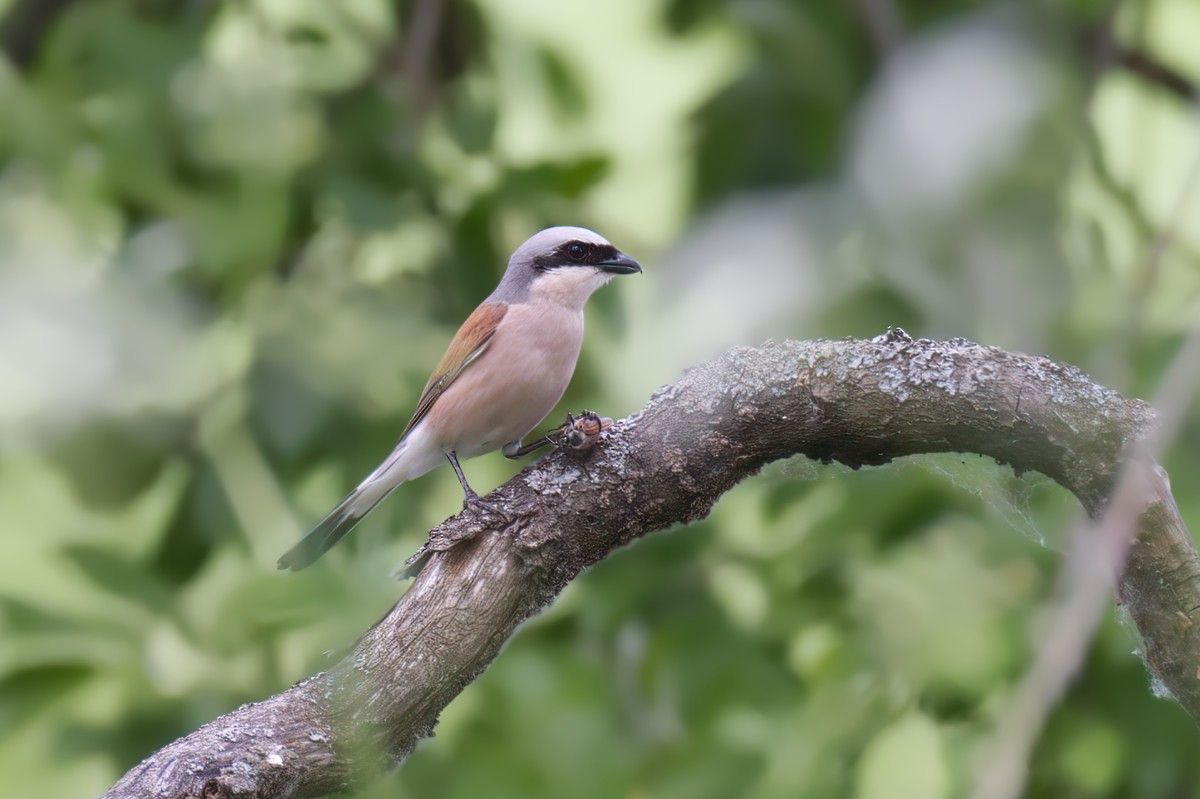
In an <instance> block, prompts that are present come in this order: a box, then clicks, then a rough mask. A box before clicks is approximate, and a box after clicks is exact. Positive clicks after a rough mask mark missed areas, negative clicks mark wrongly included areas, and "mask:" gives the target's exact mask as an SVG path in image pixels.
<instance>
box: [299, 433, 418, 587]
mask: <svg viewBox="0 0 1200 799" xmlns="http://www.w3.org/2000/svg"><path fill="white" fill-rule="evenodd" d="M403 452H404V444H403V442H401V444H400V446H398V447H397V448H396V450H395V451H394V452H392V454H391V456H390V457H389V458H388V459H387V460H386V461H384V462H383V464H382V465H381V466H380V467H379V468H378V469H376V470H375V471H373V472H371V474H370V475H368V476H367V478H366V479H365V480H363V481H362V482H361V483H359V484H358V486H357V487H356V488H355V489H354V490H353V491H351V492H350V494H349V496H347V497H346V498H345V499H343V500H342V501H341V502H339V503H338V506H337V507H336V508H334V509H333V510H332V511H330V512H329V515H328V516H326V517H325V518H324V519H322V520H321V522H320V524H318V525H317V526H316V527H314V528H313V529H312V530H311V531H310V532H309V534H308V535H306V536H304V538H301V539H300V543H298V544H296V546H294V547H292V548H291V549H289V550H288V551H287V552H285V553H283V556H282V557H281V558H280V559H279V561H278V563H277V564H276V565H277V566H278V567H279V568H280V569H291V570H292V571H300V570H301V569H303V568H305V567H307V566H311V565H312V564H313V563H315V562H316V561H317V559H318V558H320V557H321V556H322V555H324V554H325V553H326V552H328V551H329V548H330V547H332V546H333V545H334V544H336V543H337V542H338V541H341V540H342V539H343V538H345V537H346V534H347V533H349V532H350V531H351V530H353V529H354V527H355V525H357V524H358V523H359V522H360V521H362V518H363V517H364V516H366V515H367V514H368V513H370V512H371V509H372V508H374V507H375V506H376V505H378V504H379V503H380V502H382V501H383V499H384V497H386V496H387V495H388V494H390V493H392V491H393V490H394V489H395V488H396V486H398V485H400V483H402V482H404V480H405V477H403V476H401V475H399V474H396V472H397V471H399V470H398V469H397V468H396V467H397V466H398V465H399V462H400V455H402V454H403Z"/></svg>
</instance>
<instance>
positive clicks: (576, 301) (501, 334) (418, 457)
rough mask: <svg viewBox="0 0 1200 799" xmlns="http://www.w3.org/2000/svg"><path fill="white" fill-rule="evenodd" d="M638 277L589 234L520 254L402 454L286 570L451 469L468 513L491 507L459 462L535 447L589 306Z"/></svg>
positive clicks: (547, 241)
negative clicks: (397, 495)
mask: <svg viewBox="0 0 1200 799" xmlns="http://www.w3.org/2000/svg"><path fill="white" fill-rule="evenodd" d="M641 271H642V267H641V266H639V265H638V262H637V261H635V260H633V259H632V258H630V257H629V256H628V255H625V254H624V253H622V252H620V251H619V250H617V248H615V247H613V246H612V245H611V244H609V243H608V241H606V240H605V239H604V238H603V237H602V236H599V235H597V234H596V233H593V232H592V231H590V230H586V229H584V228H578V227H553V228H549V229H547V230H543V231H542V232H540V233H538V234H536V235H534V236H533V237H532V238H530V239H529V240H528V241H526V242H525V243H524V244H522V245H521V246H520V247H518V248H517V251H516V252H514V253H513V255H512V258H510V259H509V261H508V269H507V270H505V272H504V277H503V278H501V280H500V285H498V286H497V287H496V290H495V291H493V292H492V293H491V296H489V297H488V298H487V299H486V300H484V301H483V303H482V304H481V305H480V306H479V307H478V308H476V309H475V311H474V312H473V313H472V314H471V315H470V316H468V317H467V321H465V322H463V324H462V327H460V328H459V329H458V333H457V334H455V336H454V340H453V341H451V342H450V347H449V349H447V350H446V354H445V355H443V356H442V360H441V362H440V363H439V364H438V365H437V368H436V369H434V371H433V376H432V377H430V378H429V382H428V383H427V384H426V385H425V390H424V391H423V392H422V393H421V398H420V399H419V400H418V401H417V410H416V411H415V412H414V413H413V416H412V419H410V420H409V422H408V426H407V427H405V428H404V432H403V434H401V436H400V441H399V442H398V443H397V444H396V447H395V449H393V450H392V453H391V454H390V455H388V456H387V458H386V459H385V460H384V462H383V463H381V464H380V465H379V467H378V468H377V469H375V471H373V472H371V473H370V474H369V475H367V477H366V479H364V480H363V481H362V482H361V483H359V484H358V486H357V487H356V488H355V489H354V490H353V491H351V492H350V495H349V496H347V497H346V498H345V499H344V500H342V501H341V503H340V504H339V505H338V506H337V507H336V508H334V509H333V510H332V511H331V512H330V513H329V515H328V516H326V517H325V518H324V519H322V520H321V523H320V524H318V525H317V526H316V527H315V528H314V529H313V530H312V532H310V533H309V534H308V535H306V536H305V537H304V538H303V539H301V541H300V543H298V544H297V545H296V546H295V547H293V548H292V549H290V550H288V552H287V553H285V554H284V556H283V557H281V558H280V559H279V568H281V569H293V570H299V569H303V568H304V567H305V566H308V565H309V564H311V563H313V562H314V561H315V560H316V559H317V558H319V557H321V555H322V554H324V553H325V551H326V550H328V549H329V548H330V547H332V546H333V545H334V544H336V543H337V542H338V541H340V540H341V539H342V537H343V536H345V535H346V533H348V532H350V531H351V530H352V529H353V528H354V525H356V524H358V522H359V521H360V520H361V519H362V518H363V517H364V516H366V515H367V514H368V513H369V512H370V511H371V509H372V508H374V507H375V506H376V505H377V504H379V502H380V501H381V500H382V499H383V498H384V497H386V496H387V495H388V494H390V493H391V492H392V491H393V490H394V489H395V488H396V486H398V485H400V484H401V483H403V482H404V481H405V480H412V479H414V478H416V477H420V476H421V475H423V474H425V473H426V472H428V471H429V470H430V469H433V468H434V467H435V466H438V465H439V464H441V463H443V462H444V461H445V460H448V461H449V462H450V465H451V466H452V467H454V473H455V474H456V475H457V476H458V482H459V483H461V484H462V488H463V492H464V493H465V494H466V500H465V502H464V505H472V504H483V505H485V507H486V503H484V502H483V500H481V499H480V498H479V496H478V495H477V494H476V493H475V492H474V491H472V490H471V487H470V486H469V485H467V479H466V477H465V476H463V472H462V467H460V466H459V464H458V460H459V458H472V457H474V456H476V455H482V454H483V453H485V452H491V451H492V450H496V449H499V450H502V451H503V452H504V454H505V455H506V456H507V457H510V458H516V457H520V456H521V455H524V454H526V453H527V452H529V451H531V450H532V449H536V448H537V445H536V444H534V445H530V446H529V447H523V446H522V444H521V439H522V438H523V437H524V436H525V435H527V434H528V433H529V432H530V431H531V430H533V428H534V427H536V426H537V424H538V423H539V422H541V421H542V419H544V418H546V414H548V413H550V411H551V410H552V409H553V408H554V406H555V405H557V404H558V401H559V399H560V398H561V397H562V395H563V392H564V391H565V390H566V388H567V383H568V382H569V381H570V379H571V374H572V373H573V372H574V371H575V361H576V359H578V357H579V348H580V345H581V344H582V342H583V304H584V303H585V302H586V301H587V298H588V297H590V296H591V294H592V292H593V291H595V290H596V289H598V288H600V287H601V286H603V285H604V284H605V283H607V282H608V281H609V280H611V279H612V278H613V276H614V275H628V274H632V273H634V272H641Z"/></svg>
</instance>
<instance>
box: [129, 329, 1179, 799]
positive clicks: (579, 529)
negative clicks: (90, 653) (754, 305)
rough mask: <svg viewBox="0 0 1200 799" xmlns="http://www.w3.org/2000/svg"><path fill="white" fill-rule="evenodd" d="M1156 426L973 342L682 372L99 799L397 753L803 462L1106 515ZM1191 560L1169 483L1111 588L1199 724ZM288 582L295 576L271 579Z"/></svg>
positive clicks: (905, 342)
mask: <svg viewBox="0 0 1200 799" xmlns="http://www.w3.org/2000/svg"><path fill="white" fill-rule="evenodd" d="M1154 425H1155V414H1154V412H1153V411H1152V410H1151V408H1150V407H1149V406H1148V405H1146V404H1145V403H1143V402H1140V401H1138V400H1127V399H1124V398H1122V397H1121V396H1119V395H1118V394H1116V393H1115V392H1113V391H1111V390H1108V389H1106V388H1103V387H1101V386H1099V385H1096V384H1095V383H1093V382H1092V381H1091V380H1089V379H1088V378H1087V377H1086V376H1085V375H1084V374H1083V373H1082V372H1080V371H1079V370H1077V369H1075V368H1073V367H1070V366H1064V365H1062V364H1058V363H1055V362H1053V361H1050V360H1047V359H1045V358H1038V357H1031V356H1028V355H1021V354H1015V353H1010V352H1005V351H1002V350H998V349H995V348H991V347H981V346H979V345H977V344H973V343H971V342H969V341H965V340H962V339H954V340H950V341H938V342H934V341H925V340H921V341H914V340H912V339H910V338H908V337H907V336H906V335H904V334H903V333H902V332H899V331H896V332H890V333H889V334H888V335H885V336H880V337H879V338H876V339H874V340H871V341H861V340H842V341H815V342H795V341H785V342H779V343H768V344H766V345H764V346H763V347H760V348H754V349H751V348H740V349H735V350H731V351H730V352H728V353H726V354H725V355H724V356H722V357H720V358H718V359H717V360H714V361H711V362H709V363H707V364H704V365H702V366H699V367H696V368H694V369H691V370H689V371H688V372H686V373H685V374H684V375H683V376H682V377H681V378H680V379H679V380H678V382H676V383H674V384H673V385H670V386H667V387H666V388H664V389H662V390H661V391H659V392H658V393H657V394H656V395H655V396H654V397H652V398H651V399H650V401H649V402H648V403H647V404H646V406H645V407H644V408H643V409H642V410H641V411H639V412H638V413H636V414H634V415H633V416H631V417H629V418H627V419H624V420H621V421H619V422H617V423H616V424H615V425H614V426H613V428H612V430H611V431H610V432H609V434H608V435H607V436H606V437H605V438H603V439H602V441H601V442H600V443H599V444H598V445H597V446H596V447H595V448H594V449H592V450H589V451H587V452H585V453H570V452H556V453H554V454H552V455H550V456H549V457H547V458H544V459H543V460H541V461H539V462H537V463H536V464H534V465H532V466H530V467H529V468H527V469H525V470H524V471H522V472H521V473H520V474H519V475H517V476H516V477H514V478H513V479H512V480H510V481H509V482H508V483H507V484H505V485H504V486H502V487H501V488H499V489H497V491H496V492H495V493H494V494H493V495H492V496H491V497H490V498H491V499H492V500H493V501H500V502H502V503H503V504H504V506H505V507H506V508H508V509H509V511H510V513H511V514H512V517H513V521H512V522H511V523H508V524H498V525H495V526H494V527H493V525H492V524H491V522H495V521H496V520H495V519H494V518H493V519H488V518H487V517H486V516H480V515H477V514H476V513H473V512H464V513H463V514H460V515H459V516H455V517H453V518H450V519H448V520H447V521H445V522H443V523H442V524H441V525H439V526H438V527H436V528H435V529H434V530H433V531H431V537H430V541H429V543H428V544H427V545H426V549H425V551H424V553H425V560H426V561H427V562H425V563H424V567H423V568H422V569H421V571H420V573H419V575H418V576H417V578H416V581H415V582H414V583H413V585H412V586H411V587H410V589H409V590H408V592H407V593H405V594H404V596H403V597H402V598H401V599H400V601H399V602H398V603H397V604H396V606H395V607H394V608H393V609H392V611H391V612H390V613H389V614H388V615H387V616H386V617H385V618H384V619H382V620H381V621H380V622H379V623H378V624H377V625H376V626H375V627H373V628H372V629H370V630H369V631H367V632H366V634H365V635H364V636H363V638H362V639H361V640H360V641H359V643H358V645H357V646H356V647H355V649H354V650H353V652H351V653H350V654H349V655H348V656H347V657H346V658H345V659H344V660H343V661H341V662H340V663H338V664H337V665H336V666H335V667H334V668H332V669H331V670H330V671H328V672H325V673H321V674H318V675H316V676H314V677H312V678H310V679H308V680H305V681H303V682H301V683H299V684H297V685H295V686H293V687H292V688H290V689H288V690H287V691H285V692H283V693H281V694H279V695H277V696H274V697H271V698H270V699H267V700H265V701H263V702H259V703H255V704H250V705H245V706H243V707H241V708H238V709H237V710H235V711H233V712H231V713H229V714H228V715H225V716H223V717H221V718H219V719H217V720H215V721H213V722H211V723H209V724H207V725H205V726H204V727H202V728H200V729H199V730H197V731H196V732H194V733H192V734H191V735H188V736H186V737H184V738H181V739H180V740H178V741H176V742H174V743H172V744H170V745H168V746H166V747H165V748H163V749H162V750H160V751H159V752H157V753H155V754H153V755H152V756H150V757H149V758H148V759H146V760H145V761H143V762H142V763H141V764H140V765H138V766H136V767H134V768H133V769H132V770H130V771H129V773H128V774H126V775H125V777H124V778H122V780H121V781H120V782H119V783H117V785H116V786H114V787H113V788H112V789H111V790H110V791H109V793H108V794H106V796H108V797H162V798H163V799H168V798H169V799H179V797H234V796H236V797H304V796H317V795H321V794H324V793H328V792H332V791H345V790H352V789H354V787H355V786H357V785H359V784H361V783H362V782H364V781H367V780H369V779H371V778H372V777H374V776H375V775H377V774H378V773H379V772H381V771H384V770H387V769H389V768H392V767H394V766H395V765H396V764H397V763H399V762H400V761H402V760H403V759H404V758H405V756H407V755H408V753H409V752H411V751H412V749H413V747H414V746H415V745H416V744H417V742H418V741H419V740H420V739H421V738H423V737H425V736H427V735H429V734H430V733H431V731H432V730H433V727H434V724H435V723H436V722H437V717H438V713H439V712H440V711H441V709H442V708H443V707H445V706H446V704H448V703H449V702H450V701H451V700H452V699H453V698H454V697H455V696H456V695H457V694H458V693H459V692H460V691H461V690H462V689H463V687H464V686H466V685H467V684H468V683H469V682H470V681H471V680H473V679H474V678H475V677H476V676H477V675H478V674H479V673H480V672H481V671H482V670H483V669H484V668H486V666H487V665H488V663H489V662H490V661H491V660H492V658H494V657H495V656H496V654H497V652H498V651H499V650H500V647H501V645H502V644H503V643H504V641H505V640H506V639H507V638H508V637H509V636H510V635H512V633H513V631H514V630H515V629H516V627H517V625H519V624H520V623H521V622H522V621H523V620H524V619H526V618H528V617H529V616H531V615H532V614H534V613H537V612H538V611H539V610H540V609H541V608H543V607H545V606H546V605H547V604H549V603H550V602H551V601H553V599H554V598H555V596H556V595H557V594H558V593H559V592H560V591H561V590H562V588H563V587H564V586H565V585H566V584H567V583H568V582H570V581H571V580H572V579H574V578H575V577H576V576H577V575H578V574H579V573H580V572H581V571H582V570H583V569H585V568H587V567H588V566H589V565H591V564H593V563H595V562H596V561H598V560H600V559H601V558H603V557H604V556H605V555H607V554H608V553H609V552H611V551H613V549H615V548H617V547H620V546H622V545H624V544H628V543H630V542H631V541H634V540H635V539H637V538H638V537H640V536H643V535H645V534H647V533H650V532H653V531H655V530H661V529H663V528H665V527H669V526H671V525H674V524H677V523H680V522H689V521H692V520H695V519H699V518H701V517H703V516H704V515H705V514H707V513H708V511H709V509H710V508H711V506H712V505H713V503H714V502H715V501H716V500H717V498H718V497H720V496H721V494H723V493H724V492H725V491H726V490H727V489H729V488H730V487H731V486H733V485H734V484H735V483H737V482H738V481H740V480H742V479H744V478H745V477H747V476H749V475H752V474H754V473H755V472H757V471H758V470H759V469H760V468H761V467H762V466H763V465H764V464H766V463H769V462H770V461H773V460H776V459H779V458H786V457H789V456H792V455H795V454H798V453H802V454H805V455H807V456H809V457H811V458H816V459H822V460H836V461H840V462H842V463H845V464H848V465H850V466H853V467H858V466H863V465H867V464H882V463H886V462H888V461H889V460H891V459H893V458H897V457H900V456H903V455H912V454H916V453H924V452H946V451H962V452H976V453H982V454H984V455H988V456H991V457H993V458H996V459H997V460H999V461H1002V462H1005V463H1008V464H1011V465H1012V466H1013V468H1015V469H1017V470H1021V471H1024V470H1034V471H1038V472H1042V473H1044V474H1046V475H1048V476H1050V477H1051V478H1053V479H1054V480H1056V481H1057V482H1058V483H1060V484H1061V485H1063V486H1064V487H1065V488H1067V489H1068V490H1070V491H1071V492H1073V493H1074V494H1075V495H1076V496H1078V497H1079V499H1080V501H1081V502H1082V503H1083V505H1084V507H1085V508H1086V509H1087V511H1088V513H1089V514H1091V515H1092V516H1094V517H1096V516H1099V515H1101V514H1102V513H1103V512H1104V508H1105V505H1106V498H1107V497H1108V495H1109V492H1110V490H1111V488H1112V486H1113V485H1114V481H1115V479H1116V477H1117V475H1118V474H1119V472H1120V469H1121V466H1122V459H1123V457H1124V454H1125V453H1127V452H1130V451H1132V449H1133V446H1134V444H1135V443H1136V442H1139V441H1143V440H1145V439H1146V438H1147V437H1148V436H1150V434H1151V433H1152V431H1153V428H1154ZM1198 577H1200V563H1198V561H1197V556H1196V549H1195V546H1194V544H1193V543H1192V540H1191V537H1190V536H1189V535H1188V532H1187V530H1186V528H1185V526H1184V524H1183V522H1182V520H1181V519H1180V518H1179V514H1178V511H1177V510H1176V508H1175V505H1174V502H1173V501H1172V499H1171V496H1170V490H1169V488H1168V486H1167V483H1166V480H1165V476H1163V477H1162V479H1161V480H1160V481H1159V484H1158V485H1157V486H1156V493H1155V496H1154V497H1153V498H1152V499H1150V500H1148V501H1147V507H1146V508H1145V510H1144V512H1142V513H1141V514H1140V516H1139V522H1138V529H1137V530H1136V538H1135V541H1134V543H1133V546H1132V548H1131V550H1130V556H1129V563H1128V568H1127V569H1126V571H1125V573H1124V576H1123V577H1122V578H1121V583H1120V592H1121V595H1122V598H1123V600H1124V601H1125V602H1126V603H1127V605H1128V608H1129V611H1130V613H1131V615H1132V616H1133V619H1134V621H1135V622H1136V624H1137V626H1138V629H1139V630H1140V631H1141V634H1142V636H1143V637H1144V640H1145V653H1146V660H1147V663H1148V664H1149V666H1150V668H1151V669H1152V670H1153V671H1154V673H1155V675H1156V676H1157V678H1158V679H1159V680H1160V681H1161V682H1162V684H1163V685H1164V686H1165V687H1166V688H1167V689H1168V690H1169V691H1170V692H1171V693H1172V694H1173V695H1174V697H1175V698H1176V699H1177V700H1178V701H1179V703H1180V704H1181V705H1182V706H1183V707H1184V709H1185V710H1186V711H1187V712H1188V713H1190V714H1191V715H1192V717H1193V718H1195V719H1197V720H1200V680H1198V679H1197V666H1198V665H1200V654H1198V653H1200V626H1196V625H1195V624H1194V623H1193V622H1194V621H1195V620H1196V619H1197V618H1200V580H1198V579H1197V578H1198ZM281 579H286V578H285V577H281Z"/></svg>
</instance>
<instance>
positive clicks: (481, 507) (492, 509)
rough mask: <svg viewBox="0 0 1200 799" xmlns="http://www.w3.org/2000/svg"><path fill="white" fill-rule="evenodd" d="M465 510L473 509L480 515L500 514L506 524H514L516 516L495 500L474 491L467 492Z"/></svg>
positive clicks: (464, 501)
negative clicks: (485, 497)
mask: <svg viewBox="0 0 1200 799" xmlns="http://www.w3.org/2000/svg"><path fill="white" fill-rule="evenodd" d="M463 510H472V511H474V512H476V513H478V514H480V515H488V514H490V515H492V516H498V517H500V519H501V520H502V521H503V522H504V523H505V524H512V523H513V519H514V518H515V517H514V516H513V514H512V513H510V512H509V511H508V509H507V508H505V507H504V506H503V505H501V504H500V503H499V502H496V501H494V500H487V499H484V498H483V497H481V496H479V495H478V494H476V493H475V492H474V491H472V492H471V493H469V494H467V496H466V499H464V500H463Z"/></svg>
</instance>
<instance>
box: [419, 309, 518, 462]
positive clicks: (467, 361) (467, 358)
mask: <svg viewBox="0 0 1200 799" xmlns="http://www.w3.org/2000/svg"><path fill="white" fill-rule="evenodd" d="M507 312H508V303H504V302H485V303H483V304H482V305H480V306H479V307H478V308H476V309H475V310H474V311H473V312H472V313H471V315H470V316H468V317H467V321H465V322H463V323H462V327H460V328H459V329H458V332H457V333H455V334H454V340H453V341H451V342H450V346H449V348H447V349H446V354H445V355H443V356H442V360H441V362H439V363H438V365H437V368H436V369H434V370H433V376H432V377H430V378H429V382H428V383H426V384H425V390H424V391H422V392H421V399H419V400H418V401H417V410H416V411H415V412H414V413H413V417H412V419H410V420H409V421H408V426H406V427H405V428H404V433H402V434H401V436H400V438H401V439H403V438H404V436H406V435H408V433H409V431H410V430H412V429H413V428H414V427H416V426H417V424H418V423H420V421H421V420H422V419H424V418H425V416H426V414H428V413H429V409H430V408H432V407H433V404H434V403H435V402H437V400H438V397H440V396H441V395H442V393H443V392H444V391H445V390H446V389H447V388H449V387H450V385H451V384H452V383H453V382H454V381H455V380H457V379H458V376H459V375H461V374H462V373H463V370H464V369H466V368H467V367H468V366H470V365H471V362H472V361H474V360H475V359H476V358H478V357H479V356H480V355H481V354H483V351H484V350H486V349H487V346H488V342H490V341H491V340H492V336H494V335H496V329H497V328H498V327H500V320H501V319H503V318H504V314H505V313H507Z"/></svg>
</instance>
